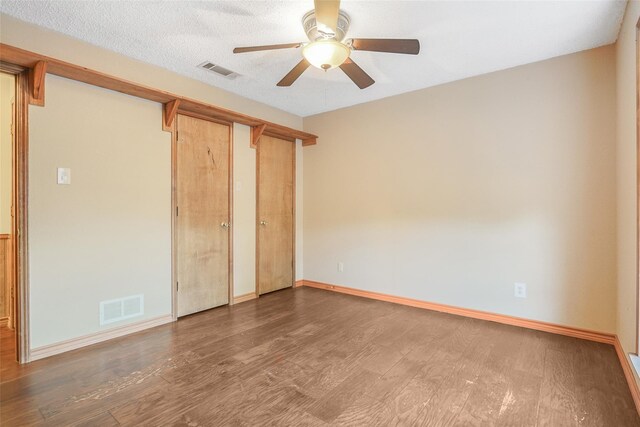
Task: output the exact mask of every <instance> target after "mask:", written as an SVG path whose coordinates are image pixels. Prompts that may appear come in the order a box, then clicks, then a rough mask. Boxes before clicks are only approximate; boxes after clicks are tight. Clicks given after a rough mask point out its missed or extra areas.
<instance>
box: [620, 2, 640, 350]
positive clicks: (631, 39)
mask: <svg viewBox="0 0 640 427" xmlns="http://www.w3.org/2000/svg"><path fill="white" fill-rule="evenodd" d="M639 17H640V2H638V1H630V2H629V4H628V5H627V11H626V14H625V18H624V22H623V25H622V29H621V30H620V35H619V37H618V42H617V43H616V59H617V67H616V70H617V74H616V76H617V117H618V119H617V135H618V144H617V172H618V176H617V178H618V181H617V196H618V197H617V198H618V205H617V212H618V251H617V252H618V313H617V314H618V315H617V324H618V330H617V333H618V337H619V338H620V342H621V343H622V347H623V348H624V350H625V351H626V352H627V353H629V352H635V351H636V328H637V325H636V322H637V320H636V307H637V305H638V295H637V284H636V283H637V273H636V263H637V249H636V244H637V243H636V238H637V234H636V233H637V216H636V210H637V209H636V206H637V200H638V199H637V162H636V126H637V122H636V96H637V95H636V94H637V91H636V72H637V71H636V23H637V22H638V18H639Z"/></svg>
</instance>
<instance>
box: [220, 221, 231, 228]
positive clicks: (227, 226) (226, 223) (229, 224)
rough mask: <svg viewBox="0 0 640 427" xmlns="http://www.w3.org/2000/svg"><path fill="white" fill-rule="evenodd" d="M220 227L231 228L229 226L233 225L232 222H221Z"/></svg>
mask: <svg viewBox="0 0 640 427" xmlns="http://www.w3.org/2000/svg"><path fill="white" fill-rule="evenodd" d="M220 227H223V228H229V227H231V223H229V222H223V223H221V224H220Z"/></svg>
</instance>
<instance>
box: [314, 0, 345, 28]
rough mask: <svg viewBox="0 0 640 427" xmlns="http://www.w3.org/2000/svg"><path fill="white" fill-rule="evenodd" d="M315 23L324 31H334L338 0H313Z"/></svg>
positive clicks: (338, 6) (338, 7) (336, 22)
mask: <svg viewBox="0 0 640 427" xmlns="http://www.w3.org/2000/svg"><path fill="white" fill-rule="evenodd" d="M313 4H314V6H315V10H316V25H317V26H318V30H320V31H322V32H324V33H333V34H335V33H336V29H337V28H338V12H339V11H340V0H314V1H313Z"/></svg>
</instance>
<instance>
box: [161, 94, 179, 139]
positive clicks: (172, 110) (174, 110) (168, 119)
mask: <svg viewBox="0 0 640 427" xmlns="http://www.w3.org/2000/svg"><path fill="white" fill-rule="evenodd" d="M178 107H180V100H179V99H174V100H173V101H169V102H167V103H166V104H163V105H162V130H165V131H168V132H172V131H173V120H174V119H175V118H176V115H177V114H178Z"/></svg>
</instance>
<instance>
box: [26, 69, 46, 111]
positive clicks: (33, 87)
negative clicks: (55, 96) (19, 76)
mask: <svg viewBox="0 0 640 427" xmlns="http://www.w3.org/2000/svg"><path fill="white" fill-rule="evenodd" d="M19 65H21V64H19ZM46 75H47V62H46V61H37V62H36V63H35V65H34V66H33V68H31V70H30V71H29V85H30V88H29V92H30V93H29V95H30V99H29V103H30V104H32V105H38V106H41V107H43V106H44V79H45V76H46Z"/></svg>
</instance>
